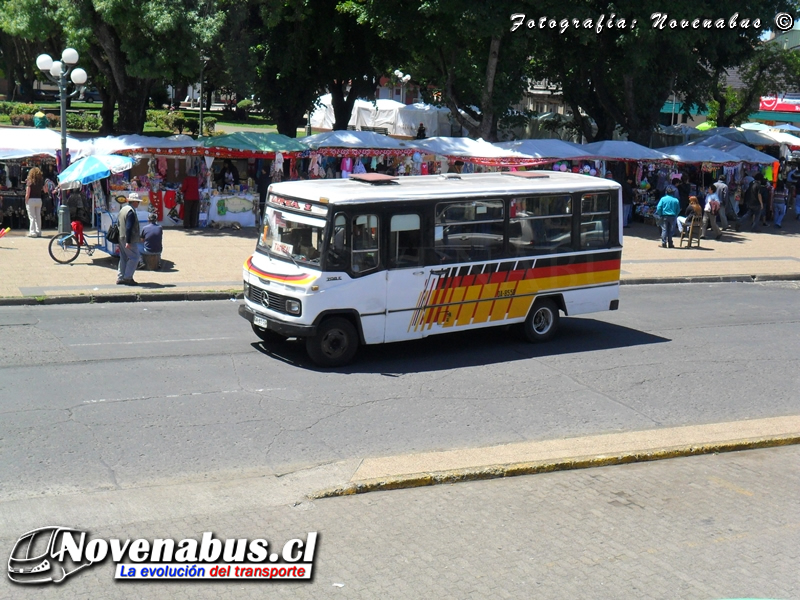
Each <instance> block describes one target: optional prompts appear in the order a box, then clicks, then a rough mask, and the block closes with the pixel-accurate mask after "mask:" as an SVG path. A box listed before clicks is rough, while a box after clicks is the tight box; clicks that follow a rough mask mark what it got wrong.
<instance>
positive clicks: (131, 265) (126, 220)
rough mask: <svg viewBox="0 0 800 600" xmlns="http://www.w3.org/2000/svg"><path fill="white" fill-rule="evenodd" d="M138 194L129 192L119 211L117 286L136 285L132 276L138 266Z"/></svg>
mask: <svg viewBox="0 0 800 600" xmlns="http://www.w3.org/2000/svg"><path fill="white" fill-rule="evenodd" d="M139 201H140V198H139V194H137V193H136V192H131V193H130V194H129V195H128V202H127V204H125V206H123V207H122V209H121V210H120V211H119V268H118V269H117V285H138V284H137V283H136V282H135V281H134V280H133V274H134V272H135V271H136V267H137V266H138V265H139V217H138V216H137V214H136V209H137V208H139Z"/></svg>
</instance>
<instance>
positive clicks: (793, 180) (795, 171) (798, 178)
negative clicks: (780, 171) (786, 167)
mask: <svg viewBox="0 0 800 600" xmlns="http://www.w3.org/2000/svg"><path fill="white" fill-rule="evenodd" d="M786 182H787V183H788V186H789V204H793V205H794V207H795V212H797V200H796V197H797V185H798V184H799V183H800V168H798V166H797V165H794V167H792V170H791V171H789V174H788V175H787V176H786Z"/></svg>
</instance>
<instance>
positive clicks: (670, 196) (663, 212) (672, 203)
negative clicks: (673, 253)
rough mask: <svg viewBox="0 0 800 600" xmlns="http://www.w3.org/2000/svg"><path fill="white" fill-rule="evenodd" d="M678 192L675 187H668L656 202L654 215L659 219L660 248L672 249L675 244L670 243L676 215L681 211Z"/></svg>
mask: <svg viewBox="0 0 800 600" xmlns="http://www.w3.org/2000/svg"><path fill="white" fill-rule="evenodd" d="M677 196H678V190H677V189H675V186H673V185H670V186H668V187H667V193H666V194H665V195H664V196H663V197H662V198H661V200H659V201H658V206H656V215H658V216H659V217H660V218H661V247H662V248H666V247H667V246H669V247H670V248H674V247H675V244H674V243H673V242H672V230H673V229H674V228H675V225H676V222H677V219H678V214H679V213H680V211H681V204H680V202H679V201H678V198H677Z"/></svg>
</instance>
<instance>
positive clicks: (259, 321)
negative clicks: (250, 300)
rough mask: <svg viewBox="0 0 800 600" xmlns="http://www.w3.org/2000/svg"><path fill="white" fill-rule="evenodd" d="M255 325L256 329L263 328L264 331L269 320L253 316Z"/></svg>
mask: <svg viewBox="0 0 800 600" xmlns="http://www.w3.org/2000/svg"><path fill="white" fill-rule="evenodd" d="M253 325H255V326H256V327H262V328H264V329H266V328H267V320H266V319H265V318H264V317H259V316H257V315H253Z"/></svg>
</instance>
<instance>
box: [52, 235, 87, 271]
mask: <svg viewBox="0 0 800 600" xmlns="http://www.w3.org/2000/svg"><path fill="white" fill-rule="evenodd" d="M47 251H48V252H49V253H50V257H51V258H52V259H53V260H54V261H56V262H57V263H61V264H67V263H71V262H72V261H73V260H75V259H76V258H78V254H80V252H81V246H80V244H78V240H76V239H75V236H74V235H73V234H71V233H68V234H63V233H57V234H56V235H54V236H53V238H52V239H51V240H50V245H48V246H47Z"/></svg>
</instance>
